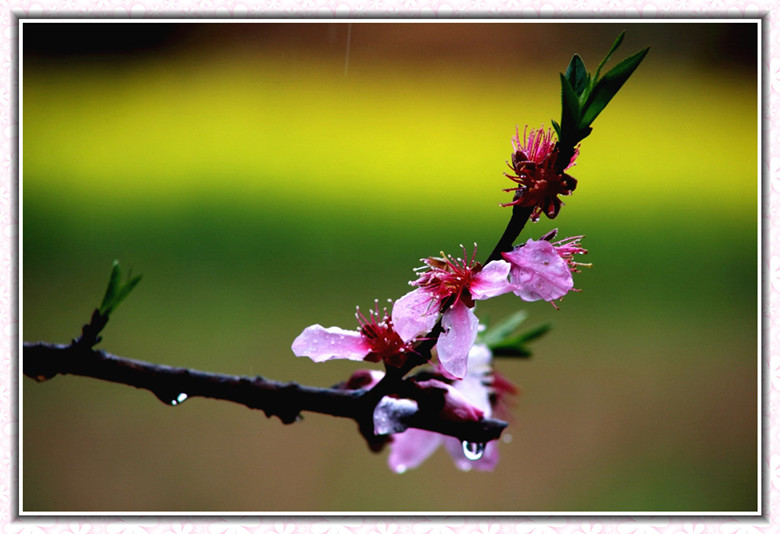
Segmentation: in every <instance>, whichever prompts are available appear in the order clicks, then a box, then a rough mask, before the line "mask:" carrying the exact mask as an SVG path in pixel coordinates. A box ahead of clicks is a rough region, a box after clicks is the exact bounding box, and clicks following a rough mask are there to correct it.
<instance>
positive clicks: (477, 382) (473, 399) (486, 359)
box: [453, 345, 493, 417]
mask: <svg viewBox="0 0 780 534" xmlns="http://www.w3.org/2000/svg"><path fill="white" fill-rule="evenodd" d="M492 356H493V355H492V353H491V352H490V349H489V348H487V347H486V346H485V345H474V346H473V347H471V350H470V351H469V356H468V365H467V368H466V376H465V377H464V378H463V380H460V381H458V382H455V383H454V384H453V387H454V388H455V389H456V390H457V391H458V392H459V393H461V394H462V395H463V396H464V397H465V398H466V399H468V401H469V403H470V404H472V405H473V406H474V407H475V408H478V409H479V410H482V412H484V416H485V417H490V415H491V411H492V410H491V406H490V391H489V390H488V387H487V386H486V385H485V380H486V378H487V377H488V376H489V375H490V374H491V373H492V371H493V370H492V367H491V365H490V360H491V359H492Z"/></svg>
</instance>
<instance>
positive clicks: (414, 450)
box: [387, 428, 442, 473]
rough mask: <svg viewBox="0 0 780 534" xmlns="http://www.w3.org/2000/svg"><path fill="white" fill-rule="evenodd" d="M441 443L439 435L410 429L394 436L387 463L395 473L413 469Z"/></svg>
mask: <svg viewBox="0 0 780 534" xmlns="http://www.w3.org/2000/svg"><path fill="white" fill-rule="evenodd" d="M441 441H442V436H441V434H436V433H434V432H428V431H427V430H420V429H419V428H410V429H409V430H407V431H406V432H403V433H401V434H394V435H393V441H392V442H391V443H390V456H388V458H387V463H388V465H389V466H390V469H392V470H393V471H395V472H396V473H403V472H404V471H406V470H408V469H414V468H415V467H417V466H418V465H420V464H421V463H423V462H424V461H425V460H427V459H428V457H429V456H430V455H431V454H433V451H435V450H436V447H438V446H439V444H440V443H441Z"/></svg>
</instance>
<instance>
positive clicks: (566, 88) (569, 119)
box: [561, 74, 582, 137]
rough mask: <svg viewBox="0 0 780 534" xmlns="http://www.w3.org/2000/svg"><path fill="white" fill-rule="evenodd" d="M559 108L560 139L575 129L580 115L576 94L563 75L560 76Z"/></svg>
mask: <svg viewBox="0 0 780 534" xmlns="http://www.w3.org/2000/svg"><path fill="white" fill-rule="evenodd" d="M561 108H562V110H561V137H565V136H566V135H567V134H568V132H569V131H570V130H572V129H574V128H577V125H578V124H579V123H580V118H581V116H582V114H581V112H580V102H579V99H578V98H577V93H575V92H574V88H573V87H572V86H571V83H569V80H567V79H566V76H564V75H563V74H561Z"/></svg>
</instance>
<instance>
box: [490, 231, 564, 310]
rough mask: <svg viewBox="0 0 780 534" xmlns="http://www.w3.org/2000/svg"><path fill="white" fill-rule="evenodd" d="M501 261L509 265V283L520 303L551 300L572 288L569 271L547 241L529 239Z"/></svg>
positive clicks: (505, 255)
mask: <svg viewBox="0 0 780 534" xmlns="http://www.w3.org/2000/svg"><path fill="white" fill-rule="evenodd" d="M504 258H506V259H507V260H509V262H510V263H511V264H512V270H511V271H510V273H509V279H510V281H511V283H512V285H513V286H514V288H513V290H514V292H515V295H518V296H519V297H520V298H522V299H523V300H526V301H529V302H531V301H534V300H548V301H549V300H555V299H558V298H561V297H562V296H564V295H565V294H566V293H568V292H569V291H570V290H571V289H572V288H573V287H574V280H573V279H572V276H571V271H570V270H569V267H568V266H567V265H566V262H565V261H564V260H563V258H561V257H560V256H559V255H558V253H557V252H556V251H555V248H554V247H553V246H552V244H550V242H549V241H545V240H540V241H534V240H533V239H529V240H528V242H527V243H526V244H525V246H522V247H519V248H516V249H515V250H512V251H511V252H505V253H504Z"/></svg>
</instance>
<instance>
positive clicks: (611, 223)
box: [20, 21, 759, 512]
mask: <svg viewBox="0 0 780 534" xmlns="http://www.w3.org/2000/svg"><path fill="white" fill-rule="evenodd" d="M622 30H626V31H627V36H626V39H625V42H624V44H623V47H622V48H621V50H620V51H619V53H618V54H617V57H616V59H618V60H619V59H622V58H623V57H626V56H627V55H628V54H630V53H633V52H635V51H637V50H639V49H640V48H643V47H645V46H651V47H652V49H651V51H650V54H649V55H648V56H647V58H646V59H645V61H644V62H643V64H642V65H641V66H640V67H639V69H638V70H637V72H636V73H635V74H634V76H633V77H632V78H631V79H630V80H629V81H628V83H627V84H626V86H625V87H624V88H623V90H622V91H621V92H620V93H619V94H618V96H617V97H616V98H615V100H614V101H613V102H612V103H611V104H610V105H609V106H608V107H607V109H606V111H605V112H604V113H603V114H602V115H601V116H600V117H599V118H598V119H597V120H596V122H595V123H594V133H593V134H592V135H591V137H589V138H587V139H585V140H584V142H583V143H582V147H581V153H580V157H579V159H578V160H577V164H576V166H575V167H574V168H572V169H571V174H572V175H573V176H575V177H576V178H577V179H578V180H579V186H578V188H577V191H576V192H575V194H574V195H572V196H571V197H567V198H565V199H564V201H565V203H566V205H565V207H564V208H563V209H562V211H561V213H560V215H559V216H558V218H557V219H556V220H555V221H549V220H547V219H543V220H541V221H540V222H538V223H536V224H534V225H530V226H529V227H528V229H527V231H526V232H525V233H524V234H523V235H522V236H521V237H522V239H526V238H528V237H534V238H537V237H539V236H540V235H541V234H542V233H543V232H546V231H547V230H549V229H551V228H556V227H557V228H559V229H560V232H561V234H560V235H562V236H568V235H577V234H585V235H586V238H585V240H584V242H583V243H584V245H585V246H586V247H587V248H588V249H589V251H590V253H589V254H588V256H587V260H588V261H591V262H593V264H594V266H593V268H592V269H589V270H585V271H584V272H583V273H582V274H580V275H577V276H576V278H575V285H576V287H579V288H581V289H582V292H581V293H577V294H571V295H569V296H567V297H566V299H565V300H564V301H563V302H562V303H561V304H560V310H558V311H556V310H554V309H553V308H552V306H550V305H549V304H546V303H531V304H529V303H524V302H522V301H520V300H519V299H516V298H514V297H512V296H503V297H500V298H497V299H492V300H491V301H489V302H484V303H480V304H479V306H478V312H479V313H480V315H481V317H483V318H485V317H489V318H491V319H493V320H494V321H495V320H498V319H500V318H502V317H503V316H505V315H506V314H508V313H511V312H513V311H515V310H518V309H526V310H527V311H528V312H529V313H530V318H529V320H528V325H537V324H540V323H543V322H548V321H551V322H552V324H553V326H554V328H553V330H552V331H551V332H550V333H549V334H548V335H547V336H546V337H544V338H543V339H541V340H539V341H538V342H537V343H536V344H535V345H534V348H535V354H534V357H533V358H532V359H531V360H528V361H499V362H498V363H497V367H498V368H499V370H500V371H501V372H502V373H503V374H505V375H506V376H508V377H509V378H510V379H511V380H512V381H514V382H515V383H517V384H518V385H519V386H520V387H521V388H522V395H521V397H520V398H519V400H518V403H517V406H516V408H515V410H514V416H515V420H514V421H513V424H512V426H510V428H509V430H508V435H509V436H510V437H511V440H506V441H505V442H504V443H502V444H501V447H500V448H501V454H502V459H501V463H500V464H499V467H498V468H497V469H496V471H495V472H492V473H478V472H469V473H462V472H459V471H457V470H456V469H455V468H454V466H453V465H452V463H451V462H450V460H449V458H448V456H447V454H446V453H445V452H444V450H439V451H437V453H436V454H435V455H434V456H433V457H432V458H431V459H429V460H428V461H427V462H426V463H425V464H424V465H423V466H421V467H420V468H418V469H416V470H413V471H409V472H407V473H405V474H403V475H396V474H393V473H391V472H390V471H389V469H388V468H387V467H386V452H385V453H380V454H373V453H371V452H370V451H369V450H368V448H367V447H366V445H365V443H364V442H363V440H362V438H361V437H360V436H359V434H358V432H357V429H356V427H355V425H354V423H352V422H351V421H347V420H340V419H334V418H330V417H327V416H321V415H316V414H306V416H305V420H304V421H303V422H300V423H298V424H294V425H291V426H284V425H282V424H281V423H280V422H279V421H278V420H277V419H266V418H265V416H264V415H263V414H262V413H260V412H255V411H251V410H248V409H246V408H244V407H242V406H238V405H234V404H230V403H225V402H217V401H211V400H205V399H197V398H195V399H190V400H188V401H186V402H185V403H183V404H182V405H180V406H178V407H175V408H173V407H168V406H165V405H163V404H161V403H160V402H159V401H158V400H157V399H156V398H155V397H154V396H153V395H151V394H149V393H148V392H144V391H138V390H135V389H133V388H129V387H125V386H120V385H115V384H109V383H104V382H100V381H97V380H92V379H86V378H78V377H57V378H56V379H53V380H51V381H50V382H47V383H42V384H37V383H35V382H33V381H31V380H29V379H24V380H23V381H22V388H21V389H22V408H23V426H22V433H23V445H22V449H21V451H22V462H21V465H20V474H21V477H22V484H23V486H22V488H23V489H22V502H23V506H24V510H25V511H313V512H318V511H358V512H359V511H390V512H392V511H510V512H511V511H516V512H523V511H569V512H572V511H749V510H756V509H757V506H758V501H757V499H758V495H759V489H758V483H757V479H758V469H757V464H758V459H757V449H758V439H757V422H758V408H757V405H758V395H759V394H758V375H757V361H758V343H757V336H758V330H757V323H758V306H757V299H758V295H759V285H758V261H757V257H758V238H757V236H758V222H757V221H758V208H757V198H758V194H759V190H758V177H757V168H758V140H757V139H758V138H757V132H758V122H757V118H758V111H757V105H758V104H757V98H758V92H759V89H758V82H757V70H758V69H757V58H756V54H757V27H756V25H755V24H739V23H735V22H721V23H710V22H702V23H695V24H694V23H673V22H665V23H633V24H628V23H624V22H620V23H588V22H585V21H581V22H577V23H563V22H562V23H555V24H552V23H518V22H494V23H473V22H468V23H452V22H451V23H401V22H398V21H395V22H387V23H361V22H358V21H355V22H353V23H351V24H346V23H335V24H330V23H308V24H307V23H238V24H199V23H180V24H129V25H128V24H108V23H100V24H73V23H62V22H37V23H30V22H26V23H25V24H24V27H23V30H22V34H21V35H22V39H23V41H22V42H23V55H22V68H23V80H22V81H23V88H22V90H21V91H20V95H21V104H22V143H23V145H22V158H21V163H22V171H23V177H22V185H21V188H20V189H21V192H22V200H23V213H22V216H23V226H22V231H23V234H22V258H23V271H22V272H23V279H22V286H21V287H22V304H23V338H24V340H25V341H36V340H46V341H52V342H67V341H68V340H70V339H71V338H73V337H75V336H76V335H78V334H79V332H80V328H81V325H82V324H83V323H85V322H86V321H87V320H88V319H89V315H90V313H91V311H92V309H93V308H94V307H96V306H97V305H98V304H99V300H100V298H101V296H102V292H103V290H104V288H105V284H106V281H107V277H108V273H109V270H110V266H111V262H112V261H113V260H114V259H118V260H120V262H121V264H122V265H123V266H124V267H125V269H127V268H132V270H133V272H134V273H142V274H143V280H142V282H141V284H140V285H139V286H138V287H137V288H136V290H135V291H134V293H133V294H132V295H131V296H130V297H129V299H128V300H127V301H126V302H125V303H124V304H123V305H122V306H121V307H120V308H119V309H118V311H117V312H115V313H114V315H113V316H112V319H111V322H110V323H109V325H108V326H107V328H106V330H105V331H104V341H103V342H102V344H101V345H100V346H101V347H103V348H105V349H106V350H109V351H110V352H113V353H115V354H119V355H123V356H127V357H132V358H138V359H143V360H148V361H153V362H157V363H164V364H169V365H174V366H187V367H194V368H198V369H202V370H207V371H215V372H224V373H233V374H244V375H253V374H262V375H264V376H267V377H269V378H273V379H277V380H295V381H298V382H301V383H304V384H310V385H319V386H328V385H331V384H333V383H336V382H338V381H340V380H342V379H344V378H345V377H346V376H348V375H349V374H350V373H351V372H352V371H353V370H355V369H357V368H359V367H361V366H360V365H358V364H356V363H355V362H329V363H327V364H315V363H313V362H311V361H309V360H308V359H305V358H301V359H298V358H295V357H294V356H293V354H292V352H291V351H290V344H291V342H292V340H293V339H294V338H295V336H296V335H297V334H298V333H299V332H300V331H301V330H302V329H303V328H305V327H306V326H308V325H310V324H313V323H321V324H323V325H325V326H331V325H339V326H342V327H344V328H350V329H351V328H354V327H355V326H356V324H355V320H354V311H355V306H358V305H359V306H361V307H362V308H363V309H366V308H367V307H370V306H371V305H372V303H373V300H374V299H380V300H381V301H384V300H385V299H388V298H397V297H399V296H401V295H402V294H403V293H405V292H406V291H407V290H408V289H409V286H408V285H407V283H408V281H409V280H410V279H411V278H412V277H413V272H412V269H413V268H414V267H417V266H418V265H419V261H418V259H419V258H421V257H425V256H430V255H436V254H438V252H439V251H441V250H444V251H446V252H450V253H457V252H458V250H459V248H458V245H459V244H461V243H463V244H466V245H470V244H471V243H473V242H477V243H478V244H479V247H480V248H479V250H480V254H479V257H484V256H486V255H487V254H488V253H489V252H490V249H491V248H492V246H493V245H494V243H495V241H496V240H497V238H498V237H499V235H500V233H501V232H502V230H503V228H504V225H505V224H506V221H507V220H508V217H509V212H508V210H507V209H505V208H500V207H498V204H499V203H500V202H506V201H508V200H509V198H510V197H509V195H508V194H507V193H503V192H502V191H501V190H502V188H505V187H509V186H510V185H511V184H510V182H509V180H507V179H506V178H504V177H503V175H502V174H503V172H504V171H505V170H506V165H505V161H506V160H507V159H509V157H510V152H511V144H510V140H511V137H512V135H513V134H514V129H515V125H519V126H520V128H521V129H522V127H523V125H524V124H526V123H528V124H530V126H531V127H538V126H540V125H541V124H542V123H544V124H545V125H549V124H550V119H558V118H559V116H560V88H559V80H558V73H559V72H560V71H563V70H564V69H565V68H566V65H567V64H568V61H569V59H570V58H571V55H572V54H573V53H575V52H577V53H580V54H581V55H582V56H583V58H584V60H585V63H586V65H587V67H588V68H589V69H591V70H594V69H595V67H596V65H597V63H598V61H599V60H600V59H601V58H602V57H603V55H604V54H605V53H606V51H607V49H608V48H609V46H610V45H611V43H612V41H613V40H614V38H615V37H616V36H617V35H618V33H620V31H622ZM612 64H614V60H613V63H612Z"/></svg>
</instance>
